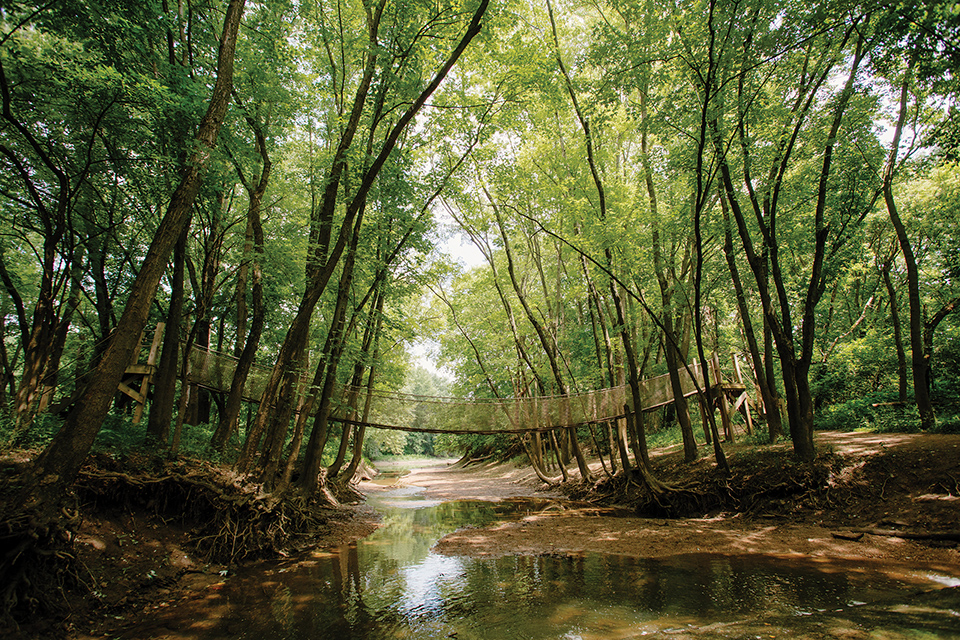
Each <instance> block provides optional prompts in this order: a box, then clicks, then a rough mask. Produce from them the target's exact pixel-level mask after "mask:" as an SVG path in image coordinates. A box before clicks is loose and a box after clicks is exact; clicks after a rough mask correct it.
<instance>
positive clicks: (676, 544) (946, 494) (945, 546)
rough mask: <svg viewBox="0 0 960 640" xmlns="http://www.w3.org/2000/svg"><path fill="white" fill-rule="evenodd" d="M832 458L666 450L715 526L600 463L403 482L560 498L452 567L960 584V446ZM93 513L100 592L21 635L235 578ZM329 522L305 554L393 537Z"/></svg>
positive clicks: (79, 626)
mask: <svg viewBox="0 0 960 640" xmlns="http://www.w3.org/2000/svg"><path fill="white" fill-rule="evenodd" d="M817 445H818V448H819V450H820V451H822V452H824V454H825V455H824V458H825V459H826V461H827V462H826V465H825V466H824V467H823V469H826V474H827V475H826V477H823V478H818V477H814V476H815V475H816V474H812V475H810V476H809V477H808V478H807V480H808V481H809V482H806V483H804V482H793V481H792V480H791V478H794V477H799V476H803V475H804V473H805V472H803V471H798V469H797V468H796V467H795V466H794V463H792V462H791V460H792V458H791V456H790V452H789V448H788V446H786V445H778V446H776V447H761V448H756V447H751V446H746V445H744V446H737V445H734V446H729V445H728V446H727V454H728V457H729V461H730V466H731V469H732V471H733V475H732V476H731V477H723V476H720V475H719V474H718V472H717V470H716V466H715V464H714V463H713V460H712V457H711V456H710V455H709V454H710V452H709V450H708V449H706V448H704V449H702V453H703V456H704V457H702V458H701V459H700V460H699V461H697V462H695V463H693V464H689V465H688V464H684V463H683V462H682V459H681V457H680V456H681V455H682V454H681V452H680V451H679V450H678V449H677V448H670V449H666V450H661V451H656V452H653V465H654V470H655V472H656V473H657V475H658V477H659V478H661V479H662V480H663V481H665V482H667V483H669V484H671V485H672V486H673V487H675V488H680V489H681V490H682V492H685V493H684V495H687V496H688V497H689V496H694V497H697V496H702V495H722V497H723V500H719V501H718V500H703V501H702V512H701V513H694V514H693V517H685V518H665V517H639V516H637V515H636V510H637V509H638V508H645V504H644V501H643V500H641V499H638V498H636V494H637V492H636V491H632V492H627V491H625V487H624V486H622V484H621V485H619V486H618V485H617V484H616V483H615V482H612V481H610V480H607V479H604V474H603V471H602V469H601V467H600V465H599V463H596V464H595V465H594V470H595V475H596V476H597V477H598V478H599V479H600V480H599V482H596V483H593V484H591V485H589V486H587V485H582V484H581V485H571V486H567V487H563V488H560V487H553V488H546V487H545V486H544V485H543V484H542V483H541V482H539V481H538V480H537V479H536V477H535V475H534V474H533V473H532V472H530V471H529V470H528V469H526V468H518V467H515V466H512V465H498V464H483V465H473V466H468V467H466V468H463V467H461V466H458V465H453V464H439V465H432V466H428V467H424V468H421V469H414V470H412V471H411V472H410V473H409V474H407V475H405V476H403V477H402V478H400V479H399V480H398V481H397V482H398V483H400V484H403V485H411V486H419V487H422V488H423V491H424V493H425V494H426V496H427V497H431V498H435V499H442V500H457V499H467V498H469V499H483V500H500V499H505V498H510V497H523V496H535V497H552V498H556V499H557V501H556V502H554V503H553V506H551V507H550V508H548V509H546V510H544V511H542V512H541V513H538V514H535V515H530V516H528V517H526V518H524V519H523V520H521V521H519V522H509V523H504V524H499V525H496V526H492V527H489V528H471V529H465V530H461V531H458V532H454V533H452V534H450V535H448V536H446V537H445V538H443V539H442V540H441V541H440V542H439V543H438V544H437V546H436V549H435V550H436V551H437V552H439V553H444V554H457V555H477V556H498V555H507V554H544V553H561V554H573V553H582V552H586V551H599V552H605V553H614V554H622V555H628V556H633V557H660V556H666V555H679V554H687V553H696V552H704V551H707V552H714V553H728V554H751V553H763V554H782V555H788V556H794V557H799V556H802V557H804V558H807V559H809V560H810V561H813V562H824V563H826V562H830V561H832V560H840V559H842V560H843V561H844V562H845V563H846V564H847V566H849V561H850V560H853V561H860V562H861V564H862V566H863V568H864V570H869V568H870V567H871V566H872V565H873V564H882V565H883V566H884V567H885V570H898V567H899V568H900V570H902V571H903V572H904V574H906V573H909V571H911V570H912V569H916V568H923V569H924V570H925V571H927V570H929V571H934V572H938V573H942V574H944V575H947V576H955V577H960V551H958V547H957V541H958V540H960V435H925V434H882V435H878V434H861V433H818V434H817ZM821 480H822V482H821ZM360 489H361V491H363V492H365V493H371V492H376V491H382V490H383V485H381V484H374V483H362V484H361V485H360ZM561 489H562V490H561ZM571 494H572V495H573V496H574V497H575V498H576V500H571V499H570V498H569V495H571ZM631 496H633V497H631ZM698 499H699V498H698ZM697 504H699V503H698V502H697V499H694V500H692V501H689V500H688V501H687V503H685V509H687V510H688V511H689V510H690V509H694V510H695V509H696V508H697ZM91 507H92V505H87V506H86V507H85V508H84V516H85V519H84V522H83V524H82V526H81V528H80V530H79V532H78V533H77V537H76V543H77V544H76V549H77V552H78V558H79V560H80V562H81V563H82V565H83V567H84V569H85V571H86V573H85V575H86V576H87V578H86V579H87V580H88V584H87V585H86V586H87V587H88V588H89V594H88V595H86V596H83V597H81V596H79V595H76V594H71V595H70V596H69V608H70V611H69V612H68V614H67V618H66V622H63V621H60V622H54V621H45V620H36V621H34V624H31V625H29V626H27V627H25V628H23V629H22V630H21V632H20V633H19V634H17V635H13V636H9V634H8V636H9V637H18V636H19V637H25V638H32V637H43V638H48V637H49V638H52V637H69V638H99V637H116V636H124V633H125V630H128V629H131V628H132V625H136V626H137V627H138V628H143V625H144V624H147V625H150V626H153V627H154V628H159V629H164V628H174V627H176V626H177V625H178V623H177V620H180V621H182V620H184V619H189V617H190V611H191V610H193V609H195V608H196V607H201V608H202V607H203V606H205V605H204V602H207V601H208V596H209V594H212V593H215V592H216V591H217V590H218V589H220V588H221V587H222V586H223V584H224V583H225V581H228V580H229V579H230V576H231V575H232V574H233V572H234V570H235V569H236V567H235V566H230V565H220V564H210V563H208V562H205V561H204V560H203V559H202V558H201V557H200V556H199V554H198V553H197V552H196V549H195V548H194V547H193V546H192V542H191V540H192V539H191V531H190V529H188V528H184V527H183V526H181V525H179V524H178V523H177V522H176V521H175V520H174V519H170V518H166V519H165V518H164V517H160V516H157V515H156V514H155V512H151V511H150V509H148V508H134V507H131V506H125V507H120V506H114V507H104V508H91ZM646 507H649V500H648V501H646ZM611 509H613V510H614V511H615V512H611ZM325 522H326V523H325V525H324V527H323V529H322V530H321V531H317V532H316V535H314V536H312V537H311V539H310V540H309V541H306V542H305V546H309V547H311V548H316V547H324V546H335V545H339V544H343V543H345V542H347V541H350V540H355V539H358V538H361V537H364V536H366V535H368V534H369V533H370V532H371V531H373V530H374V529H375V528H376V527H377V526H378V514H376V512H374V511H373V510H371V509H370V508H368V507H365V506H364V505H363V504H362V503H361V504H356V505H352V506H348V507H347V508H345V509H339V510H331V511H330V512H329V514H328V517H327V518H325ZM289 552H290V553H291V554H295V553H296V549H292V550H290V551H289ZM957 590H958V588H954V589H944V590H942V592H940V593H930V594H926V595H924V596H923V597H922V598H920V599H918V600H917V603H918V605H917V606H920V603H922V605H923V606H922V608H923V609H924V611H926V610H927V609H931V610H935V611H936V612H938V613H937V616H938V617H936V618H935V621H934V622H933V623H932V624H933V625H934V627H935V628H939V626H943V620H944V616H946V620H947V622H946V624H948V625H952V623H953V622H954V621H955V622H956V626H955V628H952V629H951V628H947V629H944V630H943V631H942V632H937V633H934V634H933V635H934V637H960V614H957V613H956V610H960V597H958V595H957ZM944 594H946V595H944ZM938 598H939V599H944V598H945V599H946V600H945V602H939V600H938ZM951 611H952V612H954V613H952V614H951V613H950V612H951ZM944 612H946V613H944ZM207 613H209V612H207ZM857 615H859V616H867V617H869V616H870V615H871V610H870V609H869V608H861V609H860V610H859V611H858V612H857ZM951 615H952V616H953V618H951V617H950V616H951ZM851 619H852V618H851V617H850V616H847V618H844V620H843V621H842V622H843V624H840V625H839V626H837V625H838V623H837V620H836V619H825V620H824V621H823V623H822V625H821V626H822V628H823V629H824V631H823V633H822V634H821V635H817V636H810V637H824V638H826V637H838V636H844V637H848V638H867V637H872V636H870V635H869V634H867V635H864V633H863V632H862V631H861V632H858V631H856V629H857V628H859V627H860V626H863V625H861V624H860V623H859V622H856V621H851ZM751 624H753V625H754V626H752V627H751ZM769 624H770V621H769V620H767V621H764V622H762V623H761V622H757V621H753V622H751V621H745V622H743V623H742V624H740V625H738V626H733V627H725V628H722V629H719V628H718V629H714V630H709V629H707V630H700V631H699V632H697V634H693V635H698V636H699V637H703V636H708V637H757V636H758V635H763V633H762V632H763V631H764V630H765V629H764V625H769ZM938 625H939V626H938ZM953 631H957V634H956V635H952V634H953ZM754 632H757V633H754ZM678 633H679V632H678ZM684 634H687V632H683V633H679V635H677V634H672V635H670V637H685V635H684ZM687 635H690V634H687ZM126 637H132V636H129V635H127V636H126ZM157 637H165V636H163V634H161V636H157ZM169 637H171V638H174V637H177V638H179V637H181V636H179V635H177V634H176V633H173V634H172V635H170V636H169ZM894 637H904V636H894Z"/></svg>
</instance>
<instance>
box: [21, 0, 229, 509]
mask: <svg viewBox="0 0 960 640" xmlns="http://www.w3.org/2000/svg"><path fill="white" fill-rule="evenodd" d="M244 4H245V0H230V3H229V5H228V6H227V11H226V16H225V18H224V28H223V35H222V37H221V39H220V52H219V56H218V59H217V80H216V83H215V85H214V89H213V94H212V96H211V99H210V104H209V107H208V109H207V113H206V114H205V115H204V117H203V119H202V120H201V122H200V126H199V129H198V131H197V135H196V138H195V139H196V141H197V143H198V144H197V146H196V149H195V150H194V151H193V152H192V154H191V159H190V162H187V163H186V165H185V169H184V173H183V176H182V178H181V181H180V184H179V185H178V187H177V189H176V190H175V191H174V193H173V196H172V198H171V201H170V206H169V207H168V209H167V212H166V214H165V215H164V217H163V220H162V221H161V222H160V226H159V228H158V229H157V232H156V234H155V235H154V237H153V241H152V242H151V244H150V248H149V250H148V251H147V255H146V256H145V257H144V260H143V263H142V264H141V267H140V271H139V272H138V273H137V278H136V279H135V280H134V282H133V284H132V285H131V288H130V295H129V297H128V299H127V305H126V307H125V308H124V312H123V315H122V316H121V318H120V322H119V323H118V325H117V329H116V331H115V332H114V337H113V340H111V342H110V346H109V347H107V350H106V352H105V353H104V354H103V358H102V359H101V360H100V363H99V365H98V366H97V368H96V372H95V375H94V377H93V378H92V381H91V383H90V384H89V385H88V386H87V387H86V389H85V390H84V392H83V395H82V396H81V398H80V401H79V402H78V403H77V404H76V408H75V409H74V410H73V411H71V412H70V414H69V415H68V417H67V419H66V421H65V422H64V425H63V427H62V428H61V429H60V431H59V432H58V433H57V435H56V436H55V437H54V439H53V440H52V441H51V443H50V445H49V446H48V447H47V448H46V450H45V451H44V452H43V453H42V454H41V456H40V457H39V458H38V459H37V461H36V463H35V468H34V473H35V482H38V483H39V485H40V486H39V487H37V486H36V485H34V486H28V487H27V490H26V493H25V498H29V497H31V496H32V497H36V498H41V494H43V496H45V497H47V498H53V497H59V495H60V494H61V492H62V491H63V490H64V489H65V488H66V487H67V486H68V485H69V484H71V483H72V482H73V480H74V479H75V478H76V476H77V472H78V471H79V470H80V465H81V464H83V461H84V459H85V458H86V457H87V453H88V452H89V451H90V447H91V446H92V445H93V441H94V438H96V435H97V433H98V432H99V431H100V427H101V425H102V424H103V420H104V418H105V417H106V415H107V412H108V411H109V409H110V403H111V401H112V400H113V396H114V394H115V393H116V390H117V384H118V383H119V382H120V378H121V376H122V375H123V371H124V369H125V368H126V366H127V363H128V362H129V361H130V358H131V356H132V354H133V352H134V350H135V349H136V348H137V346H138V342H139V339H140V332H141V331H142V330H143V327H144V326H145V325H146V321H147V316H148V314H149V311H150V305H151V303H152V302H153V299H154V297H155V295H156V292H157V287H158V285H159V283H160V277H161V276H162V274H163V272H164V270H165V268H166V263H167V259H168V258H169V256H170V252H171V251H172V250H173V247H174V245H175V244H176V242H177V239H178V238H179V237H180V233H181V231H182V230H183V227H184V225H185V224H186V222H187V219H188V218H189V214H190V209H191V207H192V206H193V202H194V200H195V199H196V196H197V193H198V192H199V191H200V186H201V185H202V183H203V169H204V167H205V166H206V165H207V163H208V161H209V159H210V155H211V151H212V149H213V147H214V146H215V145H216V140H217V134H218V133H219V131H220V126H221V125H222V124H223V119H224V116H225V115H226V111H227V105H228V104H229V101H230V90H231V88H232V86H233V62H234V53H235V51H236V44H237V30H238V28H239V25H240V18H241V16H242V15H243V8H244ZM38 489H39V491H38ZM51 502H52V501H51Z"/></svg>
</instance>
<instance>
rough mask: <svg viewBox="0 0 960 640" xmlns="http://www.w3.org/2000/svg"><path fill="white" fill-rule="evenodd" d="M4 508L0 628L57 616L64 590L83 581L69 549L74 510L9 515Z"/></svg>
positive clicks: (75, 519) (66, 604)
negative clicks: (34, 619)
mask: <svg viewBox="0 0 960 640" xmlns="http://www.w3.org/2000/svg"><path fill="white" fill-rule="evenodd" d="M5 497H6V496H5ZM6 507H7V505H6V503H5V508H4V509H3V511H2V512H0V549H2V550H3V551H2V557H0V629H3V628H11V629H17V628H18V627H19V623H21V622H23V621H25V620H29V619H33V618H49V617H59V615H60V614H61V613H62V612H63V611H65V610H66V609H67V608H68V607H69V601H68V598H67V595H66V592H67V590H68V589H70V588H74V587H76V586H79V585H82V584H84V583H85V579H84V573H85V572H84V570H83V567H82V565H81V564H80V563H78V562H77V561H76V558H75V556H74V555H73V553H72V544H71V542H72V538H71V530H72V529H73V528H74V527H76V526H77V524H78V523H79V520H80V519H79V517H78V515H77V512H76V510H71V509H66V508H65V509H61V510H59V513H57V511H58V510H56V509H52V510H49V511H46V510H45V511H41V510H39V509H36V508H31V509H28V510H25V511H19V512H17V513H11V512H10V511H9V509H8V508H6ZM51 514H55V515H53V516H51Z"/></svg>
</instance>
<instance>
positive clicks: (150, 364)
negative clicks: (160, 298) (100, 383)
mask: <svg viewBox="0 0 960 640" xmlns="http://www.w3.org/2000/svg"><path fill="white" fill-rule="evenodd" d="M164 326H165V325H164V323H162V322H158V323H157V328H156V330H155V331H154V332H153V342H152V343H150V351H149V353H148V354H147V364H146V365H141V364H139V363H137V362H136V360H134V362H132V363H131V364H130V366H129V367H127V373H139V374H142V375H143V378H141V380H140V390H139V391H133V390H132V389H131V388H130V387H128V386H127V385H125V384H123V383H122V382H121V383H120V390H121V391H123V392H124V393H126V394H127V395H128V396H130V397H131V398H133V399H134V401H135V402H136V403H137V406H136V407H135V408H134V410H133V424H140V420H141V419H142V418H143V410H144V407H145V405H146V403H147V394H148V393H149V391H150V384H151V383H152V382H153V374H154V372H156V370H157V355H158V354H159V352H160V344H161V342H162V340H163V329H164ZM138 353H139V350H138Z"/></svg>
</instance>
